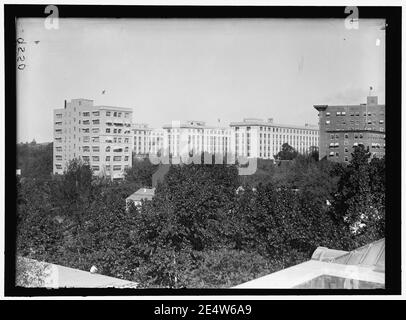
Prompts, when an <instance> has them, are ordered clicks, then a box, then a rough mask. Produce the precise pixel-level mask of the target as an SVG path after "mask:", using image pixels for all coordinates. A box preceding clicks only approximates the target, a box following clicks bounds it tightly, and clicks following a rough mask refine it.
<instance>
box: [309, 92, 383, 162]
mask: <svg viewBox="0 0 406 320" xmlns="http://www.w3.org/2000/svg"><path fill="white" fill-rule="evenodd" d="M314 108H315V109H316V110H318V111H319V126H320V145H319V157H320V159H322V158H324V157H327V158H328V159H329V160H332V161H338V162H343V161H344V162H348V161H350V160H351V152H352V151H353V147H354V146H355V145H359V144H363V145H365V146H366V147H369V150H370V152H371V153H372V155H374V156H376V157H382V156H383V155H384V154H385V105H380V104H378V99H377V97H375V96H370V97H367V103H366V104H360V105H335V106H329V105H315V106H314Z"/></svg>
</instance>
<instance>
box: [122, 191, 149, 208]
mask: <svg viewBox="0 0 406 320" xmlns="http://www.w3.org/2000/svg"><path fill="white" fill-rule="evenodd" d="M154 195H155V188H152V189H148V188H141V189H138V190H137V191H136V192H134V193H133V194H132V195H130V196H129V197H127V198H126V199H125V207H126V210H128V208H129V207H130V205H131V203H134V206H136V207H137V206H140V205H141V200H152V198H153V197H154Z"/></svg>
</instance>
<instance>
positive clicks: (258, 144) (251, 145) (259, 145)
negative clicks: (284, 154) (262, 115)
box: [230, 118, 319, 159]
mask: <svg viewBox="0 0 406 320" xmlns="http://www.w3.org/2000/svg"><path fill="white" fill-rule="evenodd" d="M230 127H231V128H232V130H233V139H232V150H233V152H234V153H235V154H236V155H237V156H245V157H248V158H262V159H274V156H275V155H276V154H277V153H278V152H279V151H281V148H282V145H283V144H284V143H288V144H289V145H290V146H292V147H293V148H295V150H296V151H297V152H299V153H301V154H306V153H308V152H309V151H311V148H317V146H318V144H319V128H318V127H317V126H314V125H309V124H305V125H304V126H294V125H282V124H275V123H274V122H273V119H268V120H263V119H255V118H248V119H244V120H243V121H242V122H232V123H230Z"/></svg>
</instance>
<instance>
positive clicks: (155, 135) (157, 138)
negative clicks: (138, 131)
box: [148, 129, 164, 155]
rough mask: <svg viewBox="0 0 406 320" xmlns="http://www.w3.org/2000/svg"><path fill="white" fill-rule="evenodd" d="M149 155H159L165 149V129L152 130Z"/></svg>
mask: <svg viewBox="0 0 406 320" xmlns="http://www.w3.org/2000/svg"><path fill="white" fill-rule="evenodd" d="M148 147H149V154H152V155H158V154H160V153H161V152H163V148H164V129H151V131H150V136H149V142H148Z"/></svg>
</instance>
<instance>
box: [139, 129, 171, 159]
mask: <svg viewBox="0 0 406 320" xmlns="http://www.w3.org/2000/svg"><path fill="white" fill-rule="evenodd" d="M133 132H134V154H135V156H136V157H147V156H148V155H150V154H153V155H157V154H158V153H159V152H160V151H161V150H162V148H163V139H164V130H163V129H152V128H150V127H148V125H147V124H144V123H142V124H139V123H136V124H133Z"/></svg>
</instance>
